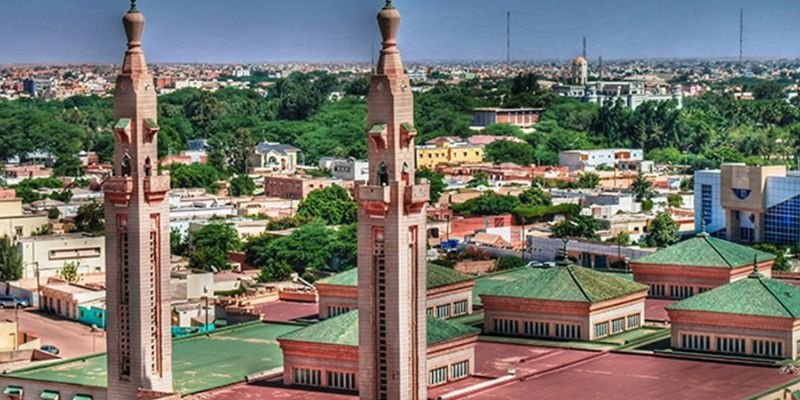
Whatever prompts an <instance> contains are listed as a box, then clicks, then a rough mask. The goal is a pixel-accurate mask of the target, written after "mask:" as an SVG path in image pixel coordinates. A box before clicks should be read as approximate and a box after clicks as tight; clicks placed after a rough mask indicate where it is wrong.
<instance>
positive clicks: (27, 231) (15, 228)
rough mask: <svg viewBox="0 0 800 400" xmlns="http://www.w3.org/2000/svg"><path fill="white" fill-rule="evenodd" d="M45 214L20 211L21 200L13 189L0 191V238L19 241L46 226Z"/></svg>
mask: <svg viewBox="0 0 800 400" xmlns="http://www.w3.org/2000/svg"><path fill="white" fill-rule="evenodd" d="M48 221H49V220H48V219H47V214H41V215H31V214H25V213H24V212H23V210H22V199H19V198H17V197H16V192H15V191H14V189H2V190H0V238H2V237H4V236H8V237H10V238H12V239H20V238H24V237H29V236H31V235H33V233H34V232H36V231H37V230H40V229H42V228H43V227H46V226H47V223H48Z"/></svg>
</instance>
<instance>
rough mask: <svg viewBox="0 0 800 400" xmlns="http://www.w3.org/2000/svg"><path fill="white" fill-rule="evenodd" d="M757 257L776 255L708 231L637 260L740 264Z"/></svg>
mask: <svg viewBox="0 0 800 400" xmlns="http://www.w3.org/2000/svg"><path fill="white" fill-rule="evenodd" d="M756 258H757V259H758V261H766V260H772V259H774V258H775V255H774V254H770V253H766V252H763V251H760V250H756V249H753V248H750V247H747V246H742V245H740V244H736V243H733V242H729V241H727V240H722V239H717V238H715V237H712V236H709V235H699V236H697V237H694V238H692V239H689V240H685V241H683V242H679V243H676V244H674V245H672V246H669V247H667V248H665V249H661V250H659V251H657V252H655V253H652V254H648V255H646V256H644V257H641V258H639V259H637V260H635V261H636V262H639V263H647V264H665V265H683V266H689V267H716V268H740V267H744V266H748V265H752V264H753V260H754V259H756Z"/></svg>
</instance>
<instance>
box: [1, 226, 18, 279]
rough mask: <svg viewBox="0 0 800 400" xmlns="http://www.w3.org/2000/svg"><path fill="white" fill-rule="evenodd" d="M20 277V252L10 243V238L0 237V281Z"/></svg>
mask: <svg viewBox="0 0 800 400" xmlns="http://www.w3.org/2000/svg"><path fill="white" fill-rule="evenodd" d="M20 278H22V254H20V252H19V251H17V247H16V246H14V244H13V243H11V238H9V237H8V236H4V237H3V238H2V239H0V281H2V282H9V281H15V280H18V279H20Z"/></svg>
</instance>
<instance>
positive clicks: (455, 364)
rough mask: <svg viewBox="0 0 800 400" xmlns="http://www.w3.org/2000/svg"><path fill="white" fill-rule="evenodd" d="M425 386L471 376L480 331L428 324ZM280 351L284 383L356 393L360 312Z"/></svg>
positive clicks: (285, 342) (295, 335) (317, 327)
mask: <svg viewBox="0 0 800 400" xmlns="http://www.w3.org/2000/svg"><path fill="white" fill-rule="evenodd" d="M426 325H427V327H426V335H427V350H426V355H427V357H426V363H425V364H426V365H427V373H426V376H427V386H428V387H433V386H439V385H443V384H445V383H448V382H452V381H456V380H460V379H464V378H467V377H468V376H470V375H471V374H473V372H474V370H475V344H476V343H477V341H478V334H479V331H478V330H477V329H475V328H470V327H467V326H465V325H461V324H457V323H453V322H448V321H445V320H441V319H438V318H433V317H428V318H427V324H426ZM278 343H280V346H281V349H282V350H283V383H284V384H285V385H295V386H310V387H320V388H328V389H337V390H345V391H357V390H358V387H359V383H358V364H359V363H358V357H359V351H358V348H359V332H358V311H357V310H356V311H351V312H348V313H346V314H342V315H339V316H337V317H334V318H330V319H327V320H325V321H322V322H319V323H317V324H314V325H311V326H309V327H306V328H303V329H300V330H298V331H295V332H292V333H290V334H287V335H284V336H281V337H279V338H278Z"/></svg>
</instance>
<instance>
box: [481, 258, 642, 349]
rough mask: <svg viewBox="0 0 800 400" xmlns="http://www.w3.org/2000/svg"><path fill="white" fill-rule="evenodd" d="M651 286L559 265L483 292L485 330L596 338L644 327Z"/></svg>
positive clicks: (501, 332)
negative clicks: (648, 292) (648, 288)
mask: <svg viewBox="0 0 800 400" xmlns="http://www.w3.org/2000/svg"><path fill="white" fill-rule="evenodd" d="M646 295H647V286H645V285H642V284H639V283H636V282H632V281H629V280H626V279H623V278H619V277H616V276H613V275H612V274H609V273H603V272H597V271H595V270H591V269H587V268H583V267H578V266H574V265H559V266H556V267H553V268H546V269H541V270H538V271H537V272H536V273H534V274H533V275H532V276H531V277H529V278H525V279H521V280H516V281H513V282H510V283H507V284H504V285H501V286H497V287H494V288H491V289H490V290H487V291H486V292H485V293H483V294H481V302H482V303H483V309H484V333H488V334H493V335H508V336H525V337H538V338H551V339H562V340H595V339H599V338H602V337H605V336H609V335H615V334H618V333H622V332H624V331H628V330H632V329H637V328H639V327H640V326H641V325H642V323H643V321H644V299H645V297H646Z"/></svg>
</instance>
